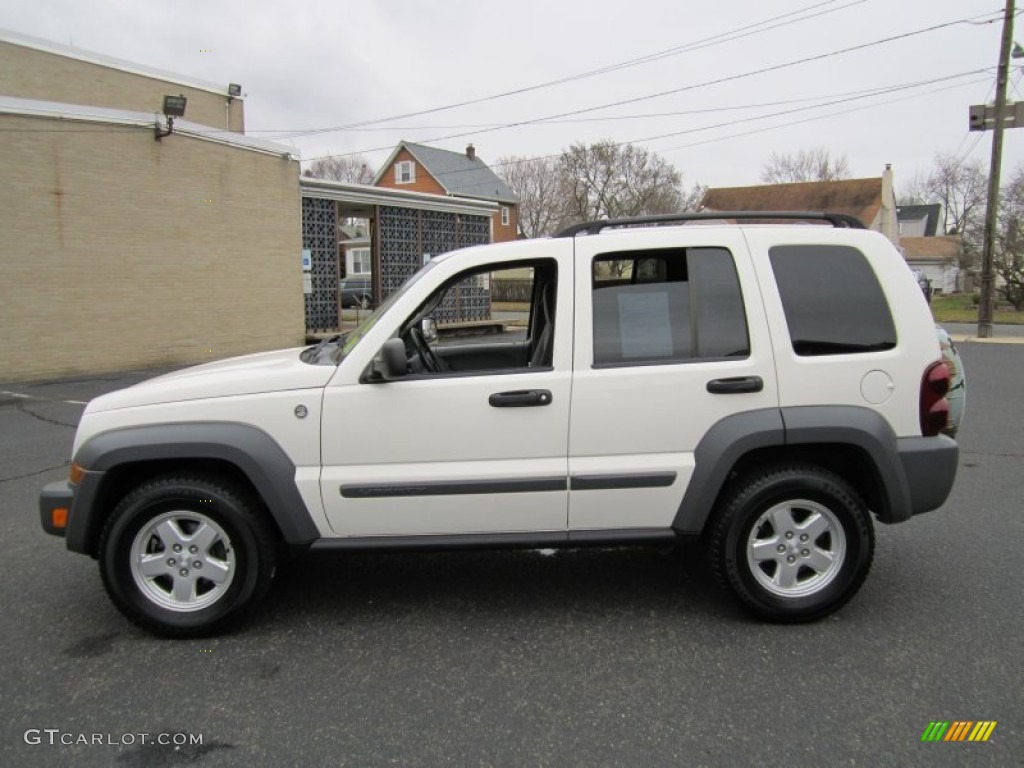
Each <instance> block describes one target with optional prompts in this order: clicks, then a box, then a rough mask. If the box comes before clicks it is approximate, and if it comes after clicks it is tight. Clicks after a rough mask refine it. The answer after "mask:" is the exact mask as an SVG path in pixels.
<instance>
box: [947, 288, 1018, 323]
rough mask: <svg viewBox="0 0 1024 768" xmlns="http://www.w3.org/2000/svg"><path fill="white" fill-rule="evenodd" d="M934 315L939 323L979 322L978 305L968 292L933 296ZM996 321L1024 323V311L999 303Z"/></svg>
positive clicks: (994, 320)
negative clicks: (1001, 305) (1016, 310)
mask: <svg viewBox="0 0 1024 768" xmlns="http://www.w3.org/2000/svg"><path fill="white" fill-rule="evenodd" d="M932 317H934V318H935V322H937V323H976V322H978V307H977V305H975V304H974V302H973V301H972V297H971V295H970V294H967V293H958V294H954V295H952V296H933V297H932ZM992 320H993V322H995V323H1006V324H1009V325H1024V312H1015V311H1014V310H1013V309H1012V308H1006V307H1002V308H1001V307H999V306H998V305H997V308H996V313H995V317H994V318H993V319H992Z"/></svg>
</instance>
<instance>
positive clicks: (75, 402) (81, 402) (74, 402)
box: [0, 389, 89, 405]
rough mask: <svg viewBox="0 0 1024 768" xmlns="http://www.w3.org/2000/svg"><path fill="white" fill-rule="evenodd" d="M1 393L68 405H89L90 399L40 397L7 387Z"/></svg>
mask: <svg viewBox="0 0 1024 768" xmlns="http://www.w3.org/2000/svg"><path fill="white" fill-rule="evenodd" d="M0 395H6V396H7V397H16V398H18V399H19V400H39V401H40V402H43V403H67V404H68V405H88V404H89V401H88V400H54V399H53V398H52V397H39V396H38V395H26V394H24V393H22V392H11V391H9V390H6V389H0Z"/></svg>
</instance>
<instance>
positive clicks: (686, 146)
mask: <svg viewBox="0 0 1024 768" xmlns="http://www.w3.org/2000/svg"><path fill="white" fill-rule="evenodd" d="M980 82H987V78H986V80H974V81H971V82H967V83H959V84H957V85H950V86H946V87H945V88H936V89H934V90H931V91H928V92H926V93H918V94H914V95H912V96H909V97H905V98H920V97H922V96H928V95H930V94H932V93H940V92H942V91H948V90H952V89H954V88H963V87H965V86H968V85H975V84H977V83H980ZM898 101H900V99H887V100H885V101H880V102H878V103H876V104H865V105H864V106H861V107H853V108H852V109H841V110H837V111H835V112H829V113H828V114H825V115H814V116H813V117H805V118H803V119H801V120H791V121H790V122H787V123H780V124H779V125H770V126H765V127H764V128H755V129H754V130H751V131H743V132H741V133H733V134H729V135H728V136H717V137H715V138H712V139H704V140H702V141H694V142H691V143H689V144H680V145H679V146H676V147H667V148H665V149H660V150H658V152H675V151H677V150H680V149H689V148H691V147H699V146H702V145H704V144H713V143H716V142H719V141H728V140H729V139H738V138H741V137H743V136H753V135H755V134H758V133H766V132H768V131H775V130H778V129H779V128H788V127H790V126H793V125H800V124H802V123H810V122H814V121H815V120H825V119H827V118H829V117H838V116H840V115H848V114H850V113H852V112H862V111H863V110H865V109H874V108H875V107H881V106H885V105H886V104H893V103H896V102H898Z"/></svg>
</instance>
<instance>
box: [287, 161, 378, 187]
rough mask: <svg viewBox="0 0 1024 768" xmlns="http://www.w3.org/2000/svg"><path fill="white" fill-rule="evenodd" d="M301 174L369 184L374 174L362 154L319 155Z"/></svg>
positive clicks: (316, 177)
mask: <svg viewBox="0 0 1024 768" xmlns="http://www.w3.org/2000/svg"><path fill="white" fill-rule="evenodd" d="M302 175H303V176H306V177H310V178H315V179H330V180H331V181H343V182H347V183H350V184H369V183H370V182H371V181H373V177H374V175H375V174H374V171H373V168H371V167H370V164H369V163H368V161H367V160H366V158H365V157H364V156H363V155H349V156H347V157H321V158H320V159H318V160H314V161H313V162H312V164H310V166H309V168H307V169H306V170H305V171H303V172H302Z"/></svg>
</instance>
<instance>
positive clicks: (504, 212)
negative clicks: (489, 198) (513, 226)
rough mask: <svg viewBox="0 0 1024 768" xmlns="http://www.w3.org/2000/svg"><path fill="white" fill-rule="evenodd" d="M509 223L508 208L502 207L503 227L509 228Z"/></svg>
mask: <svg viewBox="0 0 1024 768" xmlns="http://www.w3.org/2000/svg"><path fill="white" fill-rule="evenodd" d="M508 221H509V214H508V206H507V205H503V206H501V226H503V227H507V226H508Z"/></svg>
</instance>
